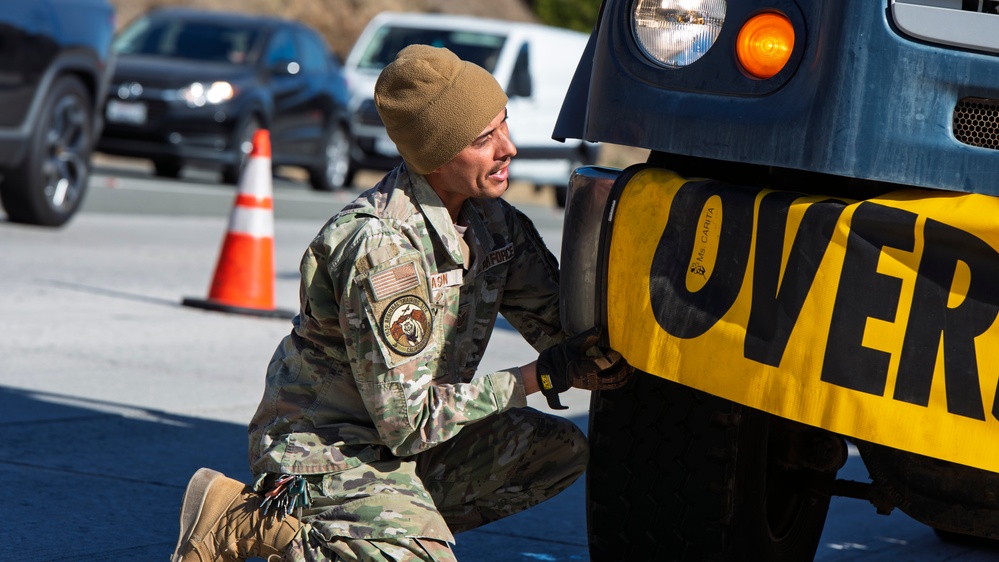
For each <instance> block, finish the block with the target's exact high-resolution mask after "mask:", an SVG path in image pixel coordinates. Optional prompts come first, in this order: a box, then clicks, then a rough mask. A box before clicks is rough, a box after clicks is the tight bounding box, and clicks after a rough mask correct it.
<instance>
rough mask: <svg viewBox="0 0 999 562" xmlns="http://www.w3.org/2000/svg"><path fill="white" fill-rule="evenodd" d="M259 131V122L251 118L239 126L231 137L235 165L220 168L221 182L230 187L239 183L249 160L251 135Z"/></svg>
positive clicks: (251, 144) (251, 150)
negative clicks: (234, 152)
mask: <svg viewBox="0 0 999 562" xmlns="http://www.w3.org/2000/svg"><path fill="white" fill-rule="evenodd" d="M259 130H260V121H257V119H256V118H253V117H251V118H249V119H247V120H246V121H244V122H243V123H242V125H240V126H239V128H238V129H237V131H236V134H235V135H234V136H233V143H232V146H233V149H234V150H235V151H236V154H235V158H236V163H235V164H230V165H228V166H225V167H224V168H222V181H223V182H225V183H228V184H232V185H236V184H238V183H239V178H240V176H241V175H242V174H243V169H245V168H246V163H247V161H249V159H250V153H251V152H253V135H254V134H256V132H257V131H259Z"/></svg>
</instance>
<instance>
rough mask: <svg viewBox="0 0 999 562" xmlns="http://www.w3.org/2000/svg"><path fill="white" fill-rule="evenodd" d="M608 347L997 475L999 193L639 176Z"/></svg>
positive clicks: (629, 189) (613, 290)
mask: <svg viewBox="0 0 999 562" xmlns="http://www.w3.org/2000/svg"><path fill="white" fill-rule="evenodd" d="M612 224H613V229H612V231H611V237H610V247H609V249H608V251H609V253H608V262H607V263H608V268H607V286H606V288H607V311H608V312H607V323H608V331H609V336H610V343H611V346H612V347H614V348H615V349H617V350H618V351H620V352H621V353H622V354H623V355H624V356H625V357H626V358H627V359H628V361H629V362H630V363H631V364H632V365H634V366H635V367H637V368H640V369H642V370H644V371H647V372H650V373H652V374H655V375H657V376H660V377H663V378H667V379H670V380H673V381H676V382H679V383H681V384H684V385H687V386H690V387H693V388H697V389H699V390H703V391H705V392H708V393H710V394H713V395H716V396H721V397H723V398H726V399H729V400H732V401H734V402H738V403H741V404H745V405H747V406H750V407H753V408H758V409H760V410H764V411H767V412H770V413H772V414H775V415H778V416H781V417H785V418H789V419H792V420H796V421H799V422H802V423H806V424H809V425H814V426H818V427H822V428H825V429H827V430H829V431H833V432H836V433H840V434H844V435H847V436H851V437H855V438H858V439H863V440H866V441H872V442H875V443H879V444H882V445H886V446H889V447H895V448H899V449H904V450H907V451H911V452H914V453H918V454H922V455H927V456H932V457H936V458H940V459H944V460H948V461H952V462H957V463H960V464H965V465H969V466H973V467H977V468H982V469H985V470H991V471H994V472H999V447H993V446H991V445H992V444H994V443H997V442H999V401H997V400H996V393H997V389H999V323H997V322H996V318H997V316H999V198H996V197H990V196H985V195H978V194H962V193H951V192H939V191H926V190H916V189H902V190H899V191H894V192H891V193H888V194H886V195H882V196H879V197H875V198H871V199H867V200H862V201H858V200H850V199H842V198H836V197H824V196H814V195H803V194H800V193H792V192H786V191H773V190H767V189H752V188H742V187H736V186H732V185H730V184H725V183H722V182H717V181H711V180H694V181H688V180H686V179H684V178H682V177H680V176H678V175H676V174H673V173H672V172H669V171H667V170H662V169H658V168H647V169H643V170H640V171H638V172H636V173H635V174H634V175H633V176H632V177H631V178H630V180H629V182H628V184H627V186H626V187H625V189H623V191H622V192H621V194H620V197H619V198H618V200H617V202H616V208H615V210H614V215H613V223H612Z"/></svg>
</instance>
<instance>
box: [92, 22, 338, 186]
mask: <svg viewBox="0 0 999 562" xmlns="http://www.w3.org/2000/svg"><path fill="white" fill-rule="evenodd" d="M114 50H115V52H116V53H117V56H118V61H117V66H116V70H115V74H114V78H113V79H112V86H111V91H110V94H109V96H108V101H107V105H106V109H105V116H106V118H107V126H106V127H105V129H104V134H103V136H102V137H101V139H100V141H99V142H98V146H97V150H99V151H101V152H105V153H108V154H115V155H119V156H128V157H137V158H148V159H150V160H152V161H153V164H154V167H155V170H156V174H157V175H159V176H162V177H171V178H172V177H177V176H178V175H179V173H180V170H181V167H182V166H183V165H185V164H189V163H196V164H203V165H204V164H207V165H212V166H215V167H221V169H222V177H223V180H224V181H226V182H227V183H236V182H237V181H238V180H239V175H240V171H241V170H242V167H243V165H245V163H246V159H247V155H248V154H249V152H250V150H251V148H252V138H253V133H254V132H255V131H256V130H257V129H260V128H266V129H269V130H270V137H271V146H272V151H273V155H272V161H273V163H274V165H289V166H300V167H303V168H305V169H306V170H308V172H309V177H310V181H311V184H312V186H313V188H315V189H317V190H322V191H328V190H332V189H336V188H339V187H343V186H344V184H345V183H349V181H350V171H349V167H350V158H349V154H350V134H349V128H348V118H347V110H346V107H347V85H346V82H345V80H344V78H343V75H342V73H341V70H340V68H341V67H340V63H339V61H338V60H337V59H336V57H335V55H333V54H332V53H331V51H330V50H329V47H328V46H327V45H326V43H325V42H324V41H323V40H322V39H321V38H320V36H319V35H318V34H317V33H316V32H315V31H314V30H312V29H311V28H309V27H307V26H305V25H302V24H301V23H297V22H294V21H289V20H284V19H280V18H274V17H267V16H255V15H244V14H234V13H225V12H209V11H199V10H192V9H161V10H154V11H151V12H149V13H147V14H145V15H144V16H142V17H140V18H138V19H137V20H136V21H134V22H133V23H131V24H130V25H128V26H127V27H126V28H125V29H124V30H122V32H121V33H120V34H119V35H118V37H117V38H116V40H115V43H114Z"/></svg>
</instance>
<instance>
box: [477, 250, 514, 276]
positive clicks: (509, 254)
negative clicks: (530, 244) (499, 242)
mask: <svg viewBox="0 0 999 562" xmlns="http://www.w3.org/2000/svg"><path fill="white" fill-rule="evenodd" d="M513 255H514V250H513V244H507V245H506V246H503V247H502V248H500V249H499V250H493V251H492V252H489V253H488V254H486V259H484V260H482V271H485V270H487V269H489V268H491V267H495V266H497V265H499V264H501V263H506V262H508V261H510V260H512V259H513Z"/></svg>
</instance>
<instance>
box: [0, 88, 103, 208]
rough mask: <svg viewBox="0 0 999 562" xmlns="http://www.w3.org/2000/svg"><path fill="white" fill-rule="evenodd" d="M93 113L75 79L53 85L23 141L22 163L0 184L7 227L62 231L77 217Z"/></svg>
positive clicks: (84, 184) (87, 164)
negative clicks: (25, 145)
mask: <svg viewBox="0 0 999 562" xmlns="http://www.w3.org/2000/svg"><path fill="white" fill-rule="evenodd" d="M93 112H94V110H93V104H92V102H91V99H90V94H89V93H88V91H87V89H86V88H85V87H84V85H83V83H82V82H81V81H80V79H79V78H77V77H75V76H62V77H60V78H59V79H57V80H56V82H55V83H54V84H53V86H52V89H51V90H49V92H48V94H47V95H46V97H45V100H44V101H43V103H42V118H41V120H40V122H39V123H38V125H37V126H36V127H35V130H34V133H33V134H32V136H31V138H30V139H28V152H27V154H26V155H25V158H24V161H22V162H21V164H20V165H19V166H17V167H16V168H14V169H12V170H10V172H9V173H8V174H7V175H6V177H5V178H4V179H3V182H2V183H0V198H2V200H3V205H4V209H5V210H6V211H7V216H8V218H9V219H10V220H11V221H14V222H20V223H27V224H37V225H42V226H61V225H63V224H65V223H66V221H68V220H69V219H70V218H72V216H73V214H74V213H76V211H77V209H78V208H79V207H80V204H81V203H82V202H83V196H84V194H85V193H86V190H87V179H88V177H89V175H90V152H91V149H92V147H93V122H94V114H93Z"/></svg>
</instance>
